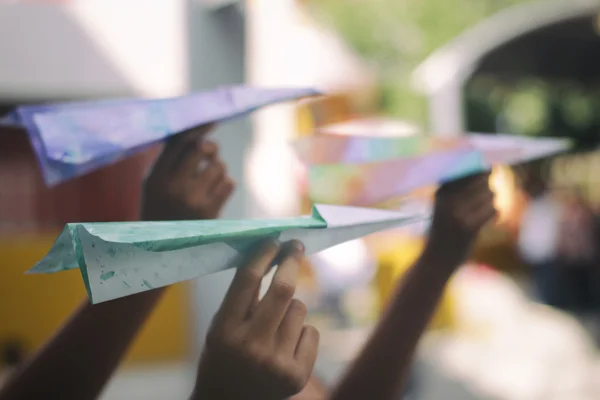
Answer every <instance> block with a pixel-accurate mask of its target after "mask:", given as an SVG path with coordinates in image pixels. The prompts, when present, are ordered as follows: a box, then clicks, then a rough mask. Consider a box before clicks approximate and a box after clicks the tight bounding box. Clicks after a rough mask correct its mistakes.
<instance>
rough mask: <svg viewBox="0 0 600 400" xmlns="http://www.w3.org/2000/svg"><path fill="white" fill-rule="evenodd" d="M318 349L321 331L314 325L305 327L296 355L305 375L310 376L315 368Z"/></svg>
mask: <svg viewBox="0 0 600 400" xmlns="http://www.w3.org/2000/svg"><path fill="white" fill-rule="evenodd" d="M318 349H319V331H318V330H317V328H315V327H314V326H312V325H306V326H304V327H303V328H302V333H301V334H300V340H299V341H298V346H297V347H296V352H295V355H294V356H295V358H296V361H298V363H299V365H300V368H303V369H304V373H306V374H310V372H311V371H312V369H313V368H314V366H315V361H316V360H317V351H318Z"/></svg>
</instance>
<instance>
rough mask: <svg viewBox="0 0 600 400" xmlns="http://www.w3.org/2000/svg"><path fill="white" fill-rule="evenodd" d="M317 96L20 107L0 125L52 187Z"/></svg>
mask: <svg viewBox="0 0 600 400" xmlns="http://www.w3.org/2000/svg"><path fill="white" fill-rule="evenodd" d="M318 94H319V93H318V92H317V91H315V90H313V89H307V88H298V89H258V88H252V87H246V86H231V87H224V88H219V89H215V90H210V91H207V92H202V93H194V94H190V95H186V96H181V97H175V98H169V99H152V100H144V99H119V100H103V101H89V102H79V103H61V104H50V105H32V106H20V107H18V108H17V109H16V110H15V111H14V112H13V113H12V114H10V115H9V116H8V118H6V119H4V120H3V121H2V122H3V123H4V124H9V125H20V126H23V127H24V128H25V129H26V130H27V133H28V135H29V139H30V141H31V144H32V147H33V149H34V151H35V153H36V156H37V159H38V162H39V164H40V167H41V170H42V175H43V177H44V181H45V182H46V184H47V185H48V186H52V185H56V184H58V183H61V182H63V181H65V180H68V179H72V178H75V177H77V176H80V175H84V174H86V173H88V172H91V171H94V170H96V169H98V168H102V167H104V166H106V165H109V164H112V163H114V162H116V161H118V160H120V159H123V158H126V157H128V156H130V155H132V154H134V153H135V152H137V151H139V150H142V149H144V148H146V147H148V146H149V145H152V144H155V143H158V142H161V141H163V140H165V139H167V138H168V137H170V136H172V135H175V134H178V133H181V132H184V131H187V130H189V129H192V128H195V127H198V126H201V125H205V124H208V123H211V122H218V121H224V120H228V119H231V118H235V117H238V116H242V115H245V114H247V113H250V112H252V111H254V110H256V109H258V108H261V107H264V106H267V105H271V104H275V103H279V102H283V101H288V100H295V99H299V98H301V97H307V96H315V95H318Z"/></svg>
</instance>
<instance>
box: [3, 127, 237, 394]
mask: <svg viewBox="0 0 600 400" xmlns="http://www.w3.org/2000/svg"><path fill="white" fill-rule="evenodd" d="M205 130H206V129H202V130H200V132H194V133H190V134H187V135H182V136H181V138H177V140H175V141H172V142H170V143H169V144H168V145H167V146H165V149H164V150H163V152H162V154H161V155H160V156H159V158H158V160H157V161H156V163H155V165H154V168H153V170H152V172H151V174H150V175H149V177H148V179H147V180H146V182H145V184H144V187H143V196H142V198H143V199H142V210H141V219H143V220H161V219H179V218H183V217H189V216H193V215H196V216H199V217H200V218H206V219H208V218H216V217H217V215H218V213H219V211H220V209H221V207H222V206H223V204H224V203H225V201H226V200H227V198H228V197H229V195H230V194H231V191H232V190H233V183H232V182H231V180H230V179H229V178H228V177H227V174H226V173H225V170H224V166H223V164H222V162H221V161H220V160H219V159H218V157H217V154H216V152H217V149H216V146H215V145H214V144H211V143H209V142H202V144H201V145H198V146H189V143H190V141H199V140H200V138H201V136H202V135H203V134H204V132H205ZM202 160H206V161H207V165H208V166H207V168H206V169H205V170H204V171H203V172H201V173H198V172H197V166H198V164H199V163H200V162H201V161H202ZM164 292H165V288H162V289H156V290H152V291H149V292H143V293H139V294H136V295H132V296H128V297H124V298H121V299H117V300H113V301H109V302H106V303H102V304H97V305H92V304H90V303H89V301H88V300H87V299H86V300H85V301H83V303H82V304H81V306H80V307H79V308H78V310H77V311H76V312H75V313H74V314H73V315H72V316H71V318H70V319H69V320H68V321H67V323H66V324H65V325H64V327H63V328H62V329H61V330H59V332H58V333H57V334H56V335H55V336H54V337H53V338H52V339H51V340H50V341H49V342H48V343H47V344H46V345H45V346H44V347H43V348H42V349H41V350H40V351H38V352H37V353H36V354H35V355H34V356H33V357H32V358H31V359H30V360H28V362H26V363H25V364H24V365H23V366H22V367H21V368H20V369H19V370H17V371H16V372H15V373H14V374H13V375H12V376H11V377H10V378H9V380H8V381H7V382H6V384H5V386H4V387H3V388H2V389H0V400H9V399H10V400H12V399H32V400H36V399H61V400H69V399H73V400H85V399H94V398H97V397H98V395H99V394H100V392H101V390H102V388H103V387H104V385H105V384H106V382H108V380H109V379H110V377H111V375H112V373H113V372H114V370H115V369H116V368H117V366H118V365H119V363H120V361H121V360H122V358H123V357H124V355H125V354H126V351H127V349H128V348H129V345H130V344H131V342H132V341H133V340H134V338H135V337H136V335H137V333H138V332H139V330H140V329H141V327H142V326H143V324H144V322H145V321H146V319H147V318H148V316H149V315H150V314H151V313H152V310H153V309H154V308H155V307H156V305H157V304H158V301H159V300H160V298H161V297H162V295H163V294H164Z"/></svg>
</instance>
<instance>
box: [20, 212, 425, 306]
mask: <svg viewBox="0 0 600 400" xmlns="http://www.w3.org/2000/svg"><path fill="white" fill-rule="evenodd" d="M426 218H428V215H427V214H412V215H411V214H403V213H398V212H392V211H385V210H377V209H363V208H356V207H344V206H330V205H315V206H314V207H313V212H312V215H310V216H303V217H297V218H288V219H280V220H241V221H226V220H207V221H174V222H105V223H71V224H67V226H66V227H65V229H64V230H63V232H62V233H61V234H60V235H59V237H58V239H57V240H56V242H55V243H54V245H53V246H52V248H51V249H50V251H49V252H48V254H47V255H46V257H45V258H44V259H42V260H41V261H40V262H38V263H37V264H36V265H35V266H34V267H33V268H32V269H31V270H30V271H28V272H29V273H55V272H60V271H64V270H69V269H74V268H79V269H80V271H81V275H82V277H83V281H84V284H85V287H86V289H87V292H88V296H89V298H90V301H91V302H92V303H101V302H103V301H107V300H111V299H116V298H119V297H124V296H128V295H130V294H134V293H139V292H143V291H146V290H150V289H153V288H158V287H162V286H167V285H171V284H173V283H176V282H181V281H185V280H189V279H193V278H197V277H200V276H203V275H206V274H210V273H213V272H218V271H223V270H226V269H229V268H237V267H239V266H240V265H241V264H242V263H243V262H244V260H246V259H247V258H248V257H249V256H250V255H251V254H253V252H254V251H255V249H256V247H257V245H259V244H260V242H261V241H263V240H265V239H268V238H273V239H278V240H280V241H282V242H285V241H288V240H292V239H297V240H300V241H302V242H303V243H304V245H305V247H306V252H307V254H312V253H317V252H319V251H322V250H325V249H327V248H329V247H332V246H335V245H337V244H340V243H343V242H347V241H349V240H353V239H357V238H360V237H363V236H365V235H368V234H371V233H374V232H377V231H382V230H386V229H390V228H394V227H398V226H400V225H405V224H410V223H413V222H418V221H422V220H423V219H426Z"/></svg>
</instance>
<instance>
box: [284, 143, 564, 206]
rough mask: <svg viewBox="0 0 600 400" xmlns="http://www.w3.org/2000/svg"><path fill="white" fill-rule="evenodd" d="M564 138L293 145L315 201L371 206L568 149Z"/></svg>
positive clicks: (311, 196)
mask: <svg viewBox="0 0 600 400" xmlns="http://www.w3.org/2000/svg"><path fill="white" fill-rule="evenodd" d="M570 146H571V143H570V142H569V141H568V140H565V139H554V138H535V139H532V138H524V137H518V136H509V135H483V134H468V135H463V136H460V137H457V138H430V137H423V136H411V137H398V138H367V137H358V136H355V137H348V136H337V135H316V136H314V137H311V138H305V139H302V140H300V141H298V142H296V143H295V144H294V147H295V149H296V152H297V154H298V156H299V158H300V159H301V160H302V161H303V162H304V163H305V164H306V165H307V167H308V171H307V173H308V192H309V196H310V198H311V199H312V200H313V201H317V202H319V203H328V204H345V205H357V206H371V205H373V204H377V203H381V202H385V201H386V200H388V199H390V198H393V197H397V196H401V195H405V194H408V193H409V192H411V191H412V190H415V189H418V188H421V187H424V186H430V185H437V184H440V183H443V182H448V181H451V180H455V179H459V178H462V177H465V176H468V175H472V174H476V173H480V172H485V171H489V170H490V169H491V168H492V166H494V165H497V164H508V165H514V164H519V163H523V162H527V161H531V160H534V159H538V158H543V157H547V156H550V155H553V154H557V153H560V152H563V151H566V150H568V149H569V148H570Z"/></svg>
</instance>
